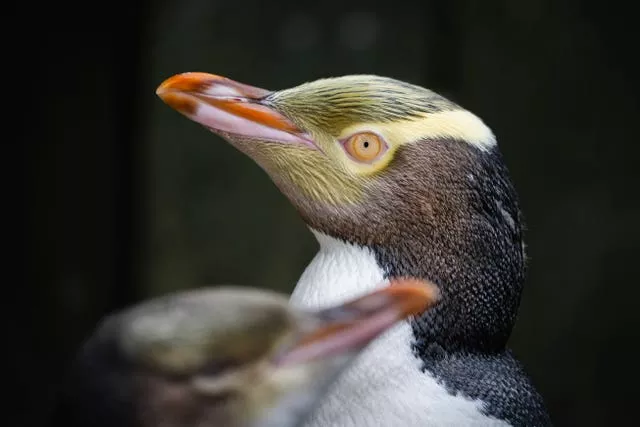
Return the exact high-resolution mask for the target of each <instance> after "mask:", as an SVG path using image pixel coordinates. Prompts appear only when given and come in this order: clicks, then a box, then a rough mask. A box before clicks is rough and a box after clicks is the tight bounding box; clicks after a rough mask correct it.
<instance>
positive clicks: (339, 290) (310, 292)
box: [291, 229, 387, 309]
mask: <svg viewBox="0 0 640 427" xmlns="http://www.w3.org/2000/svg"><path fill="white" fill-rule="evenodd" d="M311 231H312V232H313V234H314V235H315V237H316V239H317V240H318V243H319V244H320V250H319V251H318V253H317V254H316V256H315V258H314V259H313V260H312V261H311V263H310V264H309V265H308V266H307V268H306V269H305V271H304V273H303V274H302V276H301V277H300V279H299V280H298V284H297V285H296V287H295V289H294V290H293V293H292V294H291V303H292V305H294V306H297V307H300V308H312V309H316V308H322V307H329V306H332V305H335V304H340V303H343V302H344V301H346V300H348V299H351V298H354V297H358V296H360V295H362V294H364V293H367V292H369V291H371V290H373V289H376V288H379V287H383V286H386V283H387V281H386V274H385V272H384V270H383V269H382V268H381V267H380V266H379V265H378V262H377V260H376V256H375V253H374V252H373V251H372V250H371V249H370V248H368V247H366V246H359V245H354V244H351V243H347V242H344V241H342V240H339V239H336V238H333V237H330V236H328V235H326V234H323V233H321V232H319V231H316V230H314V229H311Z"/></svg>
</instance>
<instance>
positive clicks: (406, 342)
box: [291, 231, 508, 427]
mask: <svg viewBox="0 0 640 427" xmlns="http://www.w3.org/2000/svg"><path fill="white" fill-rule="evenodd" d="M314 234H315V236H316V238H317V239H318V242H319V243H320V251H319V252H318V254H317V255H316V256H315V258H314V259H313V261H311V263H310V264H309V266H308V267H307V268H306V270H305V271H304V273H303V274H302V277H300V280H299V281H298V284H297V285H296V288H295V289H294V291H293V294H292V295H291V304H292V305H294V306H298V307H307V308H320V307H326V306H330V305H333V304H338V303H341V302H344V301H346V300H348V299H351V298H354V297H357V296H360V295H362V294H364V293H367V292H369V291H371V290H373V289H374V288H376V287H380V286H385V283H384V282H383V281H384V272H383V271H382V269H381V268H380V267H379V266H378V263H377V262H376V259H375V256H374V254H373V253H372V252H371V250H369V249H368V248H363V247H359V246H354V245H350V244H347V243H343V242H341V241H339V240H337V239H333V238H331V237H329V236H326V235H324V234H321V233H318V232H315V231H314ZM412 340H413V335H412V331H411V326H410V325H409V324H408V323H407V322H403V323H401V324H399V325H396V326H395V327H394V328H392V329H391V330H390V331H388V332H387V333H385V334H384V335H382V336H381V337H379V338H378V339H377V340H375V341H374V342H373V343H371V344H370V345H369V347H368V348H367V349H366V350H365V351H364V352H363V353H362V354H361V355H360V356H359V357H358V359H357V360H356V361H355V362H354V363H353V365H352V366H351V367H350V368H349V369H348V370H347V371H346V372H345V373H344V374H343V375H342V376H341V377H340V378H339V379H338V381H336V383H335V384H334V385H333V386H332V387H331V389H330V391H329V393H328V395H327V396H326V397H325V398H324V400H323V402H322V403H321V404H320V406H319V407H318V409H316V411H315V412H314V413H313V414H312V416H311V417H310V419H309V421H308V422H307V423H306V424H305V427H334V426H335V427H377V426H381V427H395V426H399V427H414V426H415V427H426V426H506V425H508V424H507V423H505V422H503V421H499V420H496V419H493V418H490V417H487V416H485V415H483V414H482V413H481V412H480V410H481V407H482V402H481V401H474V400H470V399H467V398H465V397H462V396H452V395H451V394H449V393H448V392H447V391H446V390H445V388H444V387H443V386H441V385H440V384H438V382H437V381H436V380H435V379H434V378H433V377H432V376H431V374H430V373H428V372H422V371H421V370H420V365H421V362H420V360H419V359H418V358H417V357H416V356H414V354H413V353H412V350H411V343H412Z"/></svg>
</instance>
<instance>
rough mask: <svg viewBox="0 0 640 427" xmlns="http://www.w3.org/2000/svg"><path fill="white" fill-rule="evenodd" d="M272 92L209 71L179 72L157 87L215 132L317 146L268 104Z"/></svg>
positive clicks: (165, 98) (179, 108)
mask: <svg viewBox="0 0 640 427" xmlns="http://www.w3.org/2000/svg"><path fill="white" fill-rule="evenodd" d="M271 93H272V92H271V91H268V90H265V89H260V88H257V87H253V86H249V85H245V84H243V83H239V82H236V81H233V80H230V79H227V78H225V77H221V76H217V75H214V74H207V73H183V74H177V75H175V76H173V77H170V78H168V79H167V80H165V81H164V82H163V83H162V84H161V85H160V86H159V87H158V89H157V90H156V94H157V95H158V96H159V97H160V98H161V99H162V100H163V101H164V102H165V103H166V104H167V105H169V106H170V107H172V108H173V109H175V110H177V111H178V112H180V113H182V114H183V115H185V116H187V117H188V118H189V119H191V120H193V121H194V122H196V123H199V124H201V125H203V126H205V127H207V128H208V129H209V130H211V131H213V132H215V133H222V134H230V135H235V136H241V137H245V138H248V139H256V140H260V141H272V142H281V143H290V144H300V145H303V146H306V147H308V148H312V149H315V145H314V144H313V142H312V141H311V139H310V137H309V135H308V134H306V133H305V132H303V131H302V130H301V129H299V128H298V127H297V126H296V125H295V124H294V123H293V122H292V121H291V120H289V119H288V118H286V117H285V116H284V115H282V114H280V113H279V112H277V111H276V110H274V109H273V108H272V107H270V106H269V105H267V102H266V99H267V97H268V96H269V95H270V94H271Z"/></svg>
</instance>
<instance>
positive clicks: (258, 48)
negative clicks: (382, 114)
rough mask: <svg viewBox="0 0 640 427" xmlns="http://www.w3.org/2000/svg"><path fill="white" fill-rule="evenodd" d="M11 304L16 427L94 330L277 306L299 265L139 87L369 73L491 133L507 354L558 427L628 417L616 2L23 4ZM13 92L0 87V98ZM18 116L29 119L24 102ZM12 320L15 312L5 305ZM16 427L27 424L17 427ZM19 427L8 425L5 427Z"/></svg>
mask: <svg viewBox="0 0 640 427" xmlns="http://www.w3.org/2000/svg"><path fill="white" fill-rule="evenodd" d="M21 6H22V7H24V8H25V10H23V15H22V19H23V20H24V21H22V22H28V23H29V26H28V30H27V31H28V32H29V33H35V34H33V35H34V39H33V40H28V39H27V38H24V39H23V40H21V43H24V48H21V49H19V50H20V53H21V55H22V58H23V59H24V60H25V61H26V60H29V59H35V60H36V61H37V63H36V67H35V68H33V71H35V72H34V78H36V80H34V84H33V85H31V87H30V90H31V91H32V95H31V97H30V98H29V100H30V101H29V102H30V104H29V106H28V108H30V110H27V111H28V112H29V114H27V115H25V116H26V117H27V118H33V117H36V118H37V120H35V122H36V123H34V121H33V120H31V121H28V122H27V125H26V126H23V127H22V134H23V137H24V138H25V140H26V141H27V144H26V145H25V146H26V150H27V151H26V154H27V157H26V158H27V169H26V176H27V193H26V195H27V215H26V219H27V236H26V248H27V264H26V274H27V286H26V287H24V288H18V289H17V290H18V292H23V294H22V296H20V294H19V295H18V298H19V299H18V300H17V301H18V302H19V304H16V306H17V307H14V308H19V309H20V310H21V311H22V312H23V313H26V314H27V316H24V317H22V319H24V318H26V319H27V320H28V321H27V322H21V323H20V325H21V327H22V324H23V323H24V327H25V328H28V332H27V333H19V334H18V337H17V338H16V340H18V341H16V343H17V345H16V346H15V348H16V349H18V350H17V351H15V352H12V353H13V356H14V357H16V362H15V363H16V367H17V372H20V375H21V377H20V388H19V392H18V393H17V394H19V395H21V396H24V397H25V399H24V401H25V403H24V406H20V408H19V409H20V410H21V411H22V420H23V421H24V422H25V423H26V424H29V425H30V423H31V424H33V425H38V423H40V422H42V420H43V417H44V413H45V412H44V411H37V410H34V407H35V406H34V405H40V406H42V405H45V406H46V405H49V404H50V403H51V402H52V398H53V396H54V395H55V388H56V385H57V384H58V381H59V380H60V376H61V374H62V372H63V367H64V366H65V364H66V363H67V362H68V360H69V358H70V357H71V355H72V354H73V352H74V351H75V350H76V349H77V346H78V345H79V343H80V342H81V341H82V339H83V338H85V337H86V335H87V334H88V333H89V332H90V330H91V329H92V328H93V327H94V325H95V323H96V322H97V321H98V319H99V318H101V317H102V316H103V315H105V314H106V313H108V312H109V311H112V310H115V309H117V308H121V307H123V306H126V305H129V304H133V303H135V302H137V301H139V300H141V299H143V298H147V297H150V296H153V295H157V294H161V293H164V292H167V291H172V290H177V289H184V288H191V287H196V286H201V285H206V284H221V283H235V284H241V285H251V286H263V287H269V288H274V289H278V290H280V291H283V292H290V291H291V290H292V289H293V286H294V285H295V282H296V280H297V278H298V277H299V275H300V274H301V272H302V270H303V268H304V266H305V265H306V264H307V263H308V262H309V261H310V259H311V258H312V257H313V255H314V253H315V251H316V249H317V245H316V243H315V241H314V240H313V237H312V236H311V235H310V233H309V232H308V231H307V229H306V227H305V226H304V224H303V223H302V221H301V220H300V219H299V218H298V217H297V214H296V212H295V211H294V210H293V208H292V207H291V206H290V205H289V203H288V201H287V200H286V199H285V198H284V197H283V196H282V195H281V194H280V193H279V192H278V191H277V189H276V188H275V186H274V185H273V184H272V183H271V182H270V180H269V179H268V178H267V176H266V175H265V174H264V173H263V172H262V171H261V170H260V169H259V168H258V167H257V166H256V165H255V164H253V162H252V161H251V160H250V159H248V158H247V157H245V156H243V155H241V154H240V153H239V152H237V151H236V150H235V149H233V148H232V147H231V146H229V145H228V144H226V143H225V142H224V141H222V140H221V139H220V138H219V137H217V136H214V135H213V134H211V133H210V132H208V131H207V130H205V129H203V128H201V127H200V126H198V125H196V124H194V123H192V122H190V121H189V120H187V119H185V118H184V117H182V116H180V115H179V114H178V113H176V112H175V111H173V110H171V109H170V108H169V107H167V106H166V105H164V104H163V103H162V102H161V101H160V100H159V99H158V98H157V97H156V95H155V88H156V87H157V85H158V84H159V83H160V82H161V81H162V80H163V79H165V78H167V77H169V76H171V75H173V74H175V73H179V72H185V71H206V72H212V73H215V74H221V75H224V76H228V77H230V78H233V79H235V80H238V81H241V82H245V83H249V84H252V85H256V86H260V87H264V88H269V89H282V88H286V87H290V86H294V85H297V84H300V83H302V82H304V81H308V80H314V79H316V78H320V77H327V76H336V75H342V74H350V73H375V74H380V75H386V76H390V77H395V78H398V79H401V80H406V81H409V82H412V83H416V84H420V85H423V86H426V87H429V88H431V89H433V90H436V91H438V92H440V93H441V94H443V95H445V96H448V97H450V98H451V99H453V100H455V101H457V102H458V103H460V104H461V105H463V106H465V107H467V108H468V109H470V110H471V111H473V112H475V113H476V114H478V115H479V116H480V117H482V118H483V119H484V120H485V121H486V122H487V123H488V124H489V125H490V126H491V127H492V128H493V130H494V131H495V133H496V134H497V136H498V141H499V144H500V147H501V150H502V152H503V154H504V156H505V158H506V162H507V164H508V167H509V168H510V170H511V173H512V177H513V180H514V182H515V185H516V187H517V189H518V191H519V194H520V197H521V204H522V208H523V210H524V213H525V217H526V220H527V226H528V232H527V236H526V237H527V244H528V252H529V256H530V258H531V260H530V270H529V275H528V282H527V286H526V290H525V293H524V296H523V301H522V308H521V312H520V318H519V321H518V324H517V327H516V329H515V330H514V333H513V337H512V340H511V345H512V348H513V349H514V351H515V353H516V354H517V355H518V357H519V358H520V359H521V360H522V361H523V362H524V363H525V365H526V367H527V369H528V371H529V373H530V374H531V376H532V377H533V379H534V381H535V383H536V384H537V386H538V387H539V389H540V391H541V392H542V394H543V395H544V397H545V400H546V402H547V404H548V406H549V409H550V411H551V413H552V417H553V419H554V421H555V423H556V424H557V425H559V426H570V425H581V426H596V425H611V424H612V423H613V424H616V423H623V422H625V421H626V420H627V417H629V416H630V412H631V411H632V410H633V406H632V405H634V404H635V403H636V398H635V396H636V395H637V392H636V388H637V384H638V380H637V378H638V375H637V372H636V371H637V359H638V356H637V353H636V352H635V351H634V350H633V347H632V346H633V344H634V341H635V340H636V338H638V326H639V321H638V315H637V311H638V309H637V307H636V306H637V301H638V300H639V299H640V298H639V297H640V292H639V290H638V285H639V283H638V279H637V274H636V272H637V258H638V255H639V253H640V252H639V251H638V241H639V237H640V230H639V227H638V220H639V215H638V214H639V213H640V209H639V206H638V189H637V184H638V179H637V177H638V175H637V166H636V165H637V157H636V154H635V153H637V151H638V150H637V147H638V143H639V142H640V141H638V132H637V130H636V126H637V119H638V112H639V111H638V110H639V109H638V102H639V101H638V99H639V92H640V91H639V90H638V89H639V85H640V83H639V79H638V66H637V65H636V63H635V56H637V53H633V52H637V46H636V44H635V41H634V38H633V36H632V34H633V30H634V29H635V28H634V26H636V25H637V23H636V22H635V21H634V19H635V18H634V15H633V14H631V13H629V12H627V11H624V10H623V9H621V8H620V7H618V6H617V5H616V4H615V2H607V3H606V4H602V3H595V2H594V3H588V2H579V1H551V0H547V1H543V0H521V1H507V0H503V1H489V0H486V1H482V2H475V1H471V0H452V1H442V0H440V1H433V0H428V1H423V2H415V3H411V2H404V1H392V2H383V3H378V4H374V3H373V2H349V1H323V2H317V3H312V2H308V3H306V4H305V3H301V2H298V1H293V0H283V1H272V2H258V1H250V0H247V1H242V2H240V1H235V2H232V1H226V2H222V1H214V0H182V1H168V0H156V1H153V0H146V1H131V2H124V1H117V0H116V1H112V2H105V3H99V4H93V3H92V4H84V5H83V6H72V5H70V4H69V5H67V4H65V3H52V4H49V5H48V6H47V5H42V6H38V7H35V6H33V5H31V4H30V3H29V4H26V3H25V4H24V5H21ZM10 85H11V83H10ZM31 101H34V102H31ZM11 301H13V300H11ZM26 424H25V425H26ZM20 425H22V423H20Z"/></svg>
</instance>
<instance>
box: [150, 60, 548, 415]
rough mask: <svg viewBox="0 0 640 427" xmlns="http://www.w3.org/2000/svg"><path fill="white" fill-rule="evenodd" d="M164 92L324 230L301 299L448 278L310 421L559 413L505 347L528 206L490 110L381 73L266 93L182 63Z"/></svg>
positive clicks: (304, 302) (307, 302)
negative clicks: (401, 280)
mask: <svg viewBox="0 0 640 427" xmlns="http://www.w3.org/2000/svg"><path fill="white" fill-rule="evenodd" d="M156 93H157V95H158V96H159V97H160V98H161V99H162V101H164V102H165V103H166V104H167V105H168V106H170V107H172V108H173V109H175V110H177V111H178V112H180V113H182V114H183V115H185V116H186V117H187V118H189V119H190V120H192V121H194V122H196V123H198V124H200V125H202V126H204V127H206V128H207V129H209V130H211V131H212V132H214V133H215V134H218V135H219V136H221V137H222V138H223V139H225V140H226V141H228V142H229V143H231V144H232V145H233V146H234V147H236V148H237V149H239V150H240V151H242V152H243V153H245V154H246V155H248V156H249V157H250V158H252V159H253V160H254V161H255V162H256V163H257V164H258V165H259V166H260V167H261V168H262V169H263V170H264V171H265V172H266V173H267V175H269V177H270V178H271V179H272V181H273V182H274V184H275V185H276V186H277V187H278V188H279V189H280V191H281V192H282V193H283V194H284V195H285V196H286V197H287V198H288V199H289V200H290V202H291V203H292V204H293V205H294V207H295V208H296V209H297V211H298V212H299V214H300V215H301V217H302V219H303V220H304V221H305V222H306V224H307V225H308V227H309V228H310V230H311V232H312V233H313V234H314V235H315V237H316V239H317V240H318V242H319V246H320V249H319V251H318V253H317V255H316V256H315V257H314V258H313V260H312V261H311V263H310V264H309V265H308V266H307V268H306V269H305V271H304V272H303V273H302V276H301V277H300V279H299V281H298V283H297V285H296V287H295V289H294V290H293V293H292V295H291V299H290V302H291V304H292V305H295V306H298V307H314V308H318V307H323V306H325V305H330V304H336V303H339V302H340V301H344V300H345V299H348V298H350V297H352V296H353V295H356V294H357V293H359V292H364V291H371V290H372V289H375V288H376V287H377V286H384V283H385V281H387V280H391V279H393V278H396V277H401V276H410V277H415V278H419V279H423V280H428V281H431V282H433V283H435V284H436V285H437V286H438V287H439V289H440V291H441V300H440V302H439V303H438V304H437V306H435V307H434V308H433V309H431V310H428V311H426V312H425V313H424V314H422V315H421V316H418V317H417V318H415V319H410V320H408V321H405V322H401V323H400V324H399V325H397V326H396V327H394V328H393V329H392V330H390V331H388V332H387V333H386V334H384V335H383V336H382V337H380V338H379V339H377V340H376V341H375V342H374V343H372V345H371V346H370V347H369V348H368V349H367V350H366V351H365V352H363V354H362V355H360V356H359V357H358V360H357V361H356V362H355V363H354V364H353V365H352V366H351V367H350V368H349V369H348V371H347V372H345V374H344V375H342V376H341V377H340V378H339V379H338V380H337V381H336V383H335V384H334V385H333V386H332V387H331V391H330V392H329V394H328V395H327V396H326V397H325V398H324V399H323V402H322V403H321V405H320V406H319V407H318V408H317V410H315V411H314V413H313V415H312V416H311V418H310V420H309V422H308V424H306V425H307V426H309V427H322V426H330V425H331V426H333V425H335V426H341V427H362V426H422V427H424V426H450V425H456V426H458V425H465V426H472V425H473V426H476V425H477V426H485V425H492V426H493V425H495V426H548V425H551V420H550V417H549V414H548V412H547V410H546V407H545V404H544V401H543V399H542V397H541V395H540V394H539V393H538V391H537V390H536V388H535V386H534V384H533V382H532V380H531V378H530V377H529V375H528V374H527V372H526V371H525V369H524V367H523V366H522V364H521V362H519V361H518V360H517V359H516V357H515V356H514V355H513V353H512V351H511V350H510V349H509V348H508V346H507V342H508V339H509V337H510V334H511V331H512V328H513V326H514V323H515V321H516V317H517V313H518V308H519V305H520V299H521V294H522V289H523V283H524V279H525V272H526V255H525V246H524V243H523V219H522V215H521V211H520V208H519V202H518V195H517V192H516V190H515V188H514V185H513V183H512V181H511V178H510V175H509V171H508V169H507V166H506V164H505V161H504V159H503V157H502V155H501V153H500V150H499V148H498V145H497V141H496V137H495V135H494V133H493V132H492V130H491V129H490V128H489V127H488V126H487V125H486V124H485V123H484V121H483V120H482V119H480V118H479V117H478V116H477V115H475V114H473V113H472V112H470V111H468V110H467V109H465V108H463V107H462V106H460V105H458V104H456V103H454V102H452V101H450V100H448V99H446V98H445V97H443V96H441V95H439V94H437V93H435V92H433V91H431V90H429V89H426V88H423V87H421V86H417V85H414V84H410V83H407V82H403V81H399V80H396V79H393V78H388V77H383V76H376V75H347V76H341V77H332V78H324V79H320V80H316V81H311V82H307V83H303V84H301V85H298V86H296V87H293V88H290V89H284V90H277V91H269V90H266V89H261V88H257V87H253V86H249V85H245V84H243V83H239V82H236V81H233V80H230V79H227V78H225V77H221V76H218V75H214V74H208V73H184V74H178V75H175V76H173V77H170V78H168V79H167V80H165V81H164V82H162V84H160V86H159V87H158V88H157V90H156Z"/></svg>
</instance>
